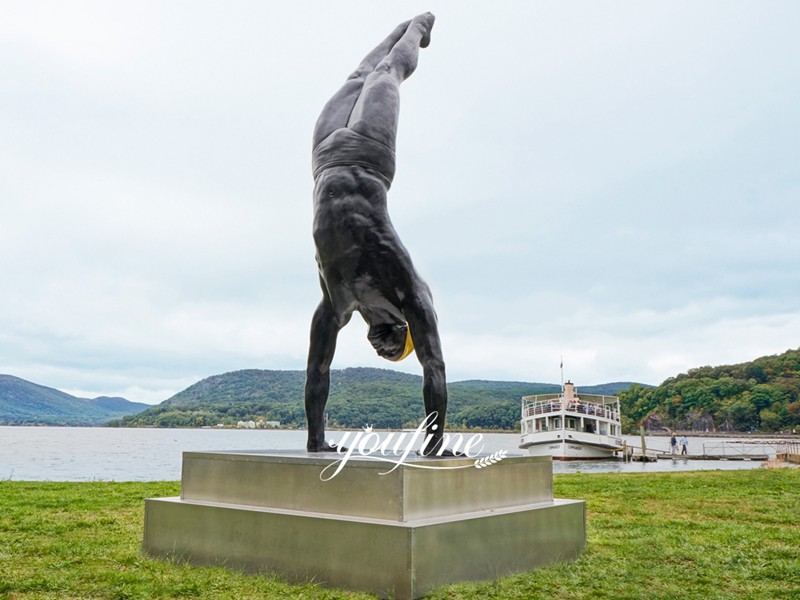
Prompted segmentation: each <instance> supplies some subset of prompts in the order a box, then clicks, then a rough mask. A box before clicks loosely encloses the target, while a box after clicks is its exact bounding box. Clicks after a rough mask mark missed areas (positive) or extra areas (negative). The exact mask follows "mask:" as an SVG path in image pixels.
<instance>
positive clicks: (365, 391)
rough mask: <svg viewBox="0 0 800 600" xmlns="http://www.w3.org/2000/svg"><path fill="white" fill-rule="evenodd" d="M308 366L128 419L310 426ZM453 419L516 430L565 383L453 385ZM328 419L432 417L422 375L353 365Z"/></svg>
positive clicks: (239, 376) (228, 385)
mask: <svg viewBox="0 0 800 600" xmlns="http://www.w3.org/2000/svg"><path fill="white" fill-rule="evenodd" d="M304 381H305V373H304V372H303V371H268V370H258V369H250V370H244V371H234V372H231V373H224V374H222V375H214V376H212V377H208V378H206V379H203V380H202V381H199V382H198V383H196V384H194V385H192V386H190V387H189V388H187V389H185V390H183V391H182V392H180V393H178V394H176V395H175V396H173V397H172V398H169V399H168V400H165V401H164V402H162V403H161V404H159V405H158V406H154V407H151V408H148V409H147V410H146V411H144V412H141V413H139V414H136V415H132V416H128V417H123V418H122V419H119V420H118V421H116V422H115V423H113V424H114V425H119V426H128V427H203V426H216V425H218V424H222V425H225V426H235V425H236V424H237V423H238V422H239V421H245V422H247V421H254V422H256V423H257V422H258V421H264V422H267V421H277V422H280V423H281V425H282V426H288V427H304V426H305V411H304V408H303V386H304ZM631 385H632V384H631V383H629V382H619V383H608V384H604V385H596V386H584V387H581V388H580V390H579V391H580V392H585V393H592V394H606V395H613V394H616V393H617V392H618V391H619V390H622V389H626V388H628V387H630V386H631ZM447 389H448V409H447V420H448V423H450V424H451V425H452V426H454V427H462V428H468V427H481V428H489V429H506V430H507V429H513V428H514V427H515V426H516V423H517V421H519V418H520V416H519V413H520V398H521V397H522V396H523V395H527V394H543V393H551V392H558V391H559V390H560V389H561V386H560V385H555V384H551V383H527V382H517V381H482V380H470V381H457V382H453V383H449V384H448V386H447ZM327 416H328V423H329V424H330V425H331V426H339V427H354V428H358V427H363V426H364V425H365V424H371V425H373V426H375V427H377V428H395V429H396V428H401V427H416V425H417V424H418V423H419V421H420V420H421V419H422V418H423V417H424V416H425V415H424V408H423V403H422V377H420V376H418V375H409V374H408V373H400V372H397V371H392V370H389V369H374V368H351V369H341V370H333V371H331V387H330V396H329V400H328V405H327Z"/></svg>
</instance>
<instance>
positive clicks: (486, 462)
mask: <svg viewBox="0 0 800 600" xmlns="http://www.w3.org/2000/svg"><path fill="white" fill-rule="evenodd" d="M506 454H507V452H506V451H505V450H498V451H497V452H495V453H493V454H490V455H489V456H483V457H481V458H479V459H478V460H476V461H475V468H476V469H483V468H484V467H491V466H492V465H493V464H495V463H499V462H500V461H501V460H503V459H504V458H505V457H506Z"/></svg>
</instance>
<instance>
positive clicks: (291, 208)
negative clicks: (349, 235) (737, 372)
mask: <svg viewBox="0 0 800 600" xmlns="http://www.w3.org/2000/svg"><path fill="white" fill-rule="evenodd" d="M426 10H430V11H432V12H434V13H435V14H436V16H437V21H436V25H435V27H434V30H433V36H432V42H431V45H430V47H429V48H427V49H425V50H423V51H422V52H421V55H420V63H419V68H418V70H417V72H416V73H415V74H414V75H413V76H412V77H411V78H410V79H409V80H408V81H406V82H405V83H404V84H403V86H402V88H401V91H402V94H401V95H402V106H401V115H400V132H399V138H398V164H397V175H396V178H395V183H394V185H393V187H392V190H391V192H390V195H389V210H390V213H391V216H392V219H393V222H394V224H395V227H396V229H397V230H398V232H399V234H400V236H401V238H402V240H403V242H404V243H405V245H406V247H407V248H408V249H409V251H410V253H411V255H412V258H413V260H414V262H415V265H416V267H417V269H418V271H419V272H420V273H421V274H422V275H423V277H424V278H425V279H426V281H427V282H428V284H429V285H430V287H431V288H432V290H433V294H434V301H435V305H436V310H437V312H438V315H439V324H440V331H441V335H442V342H443V345H444V352H445V360H446V363H447V369H448V379H449V380H451V381H458V380H464V379H500V380H522V381H540V382H554V383H556V382H558V381H559V380H560V376H561V375H560V371H559V363H560V360H561V357H562V356H563V361H564V376H565V377H566V378H570V379H572V380H573V381H574V382H576V384H577V385H578V387H579V388H580V386H581V385H590V384H597V383H604V382H610V381H638V382H643V383H649V384H658V383H660V382H661V381H663V380H664V379H666V378H667V377H670V376H673V375H676V374H678V373H680V372H685V371H686V370H687V369H690V368H693V367H698V366H702V365H718V364H729V363H737V362H744V361H747V360H751V359H753V358H756V357H758V356H762V355H766V354H777V353H780V352H783V351H785V350H787V349H789V348H797V347H798V346H800V301H799V300H798V292H800V235H799V234H798V226H800V68H798V65H800V37H798V23H800V3H798V2H795V1H794V0H786V1H782V2H780V1H768V0H752V1H736V0H725V1H718V2H714V1H704V2H696V1H685V2H682V1H669V2H666V1H664V2H641V1H624V0H620V1H616V2H603V1H600V2H598V1H591V2H588V1H587V2H555V1H553V2H540V1H530V0H525V1H519V2H496V3H491V7H489V4H486V3H484V4H483V6H481V7H478V4H477V3H469V2H463V1H456V0H453V1H439V0H431V1H429V2H426V3H420V2H416V1H414V2H403V3H399V2H392V3H389V2H375V1H363V2H356V1H351V0H345V1H337V2H326V1H321V0H320V1H308V0H299V1H296V2H283V3H280V5H278V3H268V2H256V1H254V2H243V1H233V2H224V3H223V2H204V1H192V2H161V1H159V2H142V1H139V0H137V1H136V2H133V1H130V2H52V3H49V2H35V1H19V2H17V1H6V2H3V4H2V8H0V207H2V212H1V213H0V373H5V374H10V375H15V376H17V377H22V378H24V379H28V380H30V381H33V382H36V383H39V384H42V385H47V386H50V387H55V388H58V389H61V390H64V391H67V392H69V393H73V394H76V395H81V396H86V397H94V396H98V395H120V396H124V397H126V398H128V399H130V400H136V401H143V402H148V403H157V402H160V401H162V400H165V399H166V398H168V397H169V396H171V395H172V394H174V393H176V392H178V391H180V390H182V389H184V388H186V387H187V386H189V385H191V384H193V383H195V382H196V381H198V380H200V379H202V378H204V377H207V376H210V375H214V374H219V373H224V372H227V371H233V370H238V369H248V368H259V369H303V368H304V367H305V355H306V352H307V348H308V328H309V323H310V318H311V315H312V312H313V310H314V308H315V306H316V304H317V303H318V301H319V298H320V291H319V286H318V279H317V275H316V265H315V262H314V247H313V242H312V239H311V191H312V184H313V182H312V177H311V172H310V150H311V148H310V137H311V131H312V128H313V126H314V122H315V120H316V118H317V115H318V114H319V111H320V109H321V108H322V106H323V104H324V103H325V102H326V101H327V99H328V98H329V97H330V96H331V94H333V92H334V91H336V89H337V88H338V87H339V86H340V85H341V83H342V82H343V81H344V79H345V78H346V77H347V75H348V74H349V73H350V72H351V71H352V70H353V69H354V68H355V67H356V66H357V64H358V63H359V62H360V60H361V58H362V56H363V55H364V54H366V53H367V52H368V51H369V50H370V49H371V48H372V47H373V46H375V45H376V44H377V43H378V42H380V41H381V40H382V39H383V38H384V37H385V36H386V35H387V34H388V33H389V32H390V31H391V30H392V29H393V28H394V27H395V25H397V24H398V23H399V22H401V21H404V20H406V19H408V18H410V17H412V16H414V15H415V14H417V13H421V12H424V11H426ZM355 366H374V367H383V368H395V369H398V370H402V371H407V372H411V373H421V369H420V366H419V364H418V363H417V361H416V360H415V358H414V357H410V358H408V359H406V360H405V361H404V362H402V363H399V364H395V363H389V362H386V361H383V360H381V359H380V358H378V357H377V356H376V355H375V354H374V351H373V350H372V347H371V346H370V344H369V343H368V342H367V340H366V325H365V324H364V323H363V321H362V320H361V319H360V318H358V316H356V317H355V318H354V319H353V320H352V321H351V323H350V325H349V326H348V327H347V328H346V329H345V330H344V331H343V332H342V334H341V336H340V343H339V347H338V351H337V355H336V359H335V362H334V367H335V368H344V367H355Z"/></svg>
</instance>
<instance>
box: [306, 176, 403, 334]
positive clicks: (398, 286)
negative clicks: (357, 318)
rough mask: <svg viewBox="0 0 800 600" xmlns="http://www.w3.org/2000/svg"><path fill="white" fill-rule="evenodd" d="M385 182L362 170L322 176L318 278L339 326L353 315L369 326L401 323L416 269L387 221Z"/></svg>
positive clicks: (317, 202) (317, 195) (317, 208)
mask: <svg viewBox="0 0 800 600" xmlns="http://www.w3.org/2000/svg"><path fill="white" fill-rule="evenodd" d="M386 190H387V186H386V183H385V181H384V179H383V177H382V176H381V175H380V174H379V173H377V172H375V171H374V170H373V169H371V168H369V167H362V166H360V165H357V166H356V165H352V166H333V167H329V168H326V169H324V170H322V171H320V172H319V173H318V174H317V177H316V185H315V188H314V230H313V231H314V242H315V244H316V247H317V265H318V268H319V273H320V277H321V278H322V281H323V284H324V286H325V288H326V290H327V292H328V297H329V298H330V300H331V303H332V304H333V307H334V310H335V312H336V316H337V318H338V319H339V322H340V325H344V323H346V322H347V320H348V319H349V318H350V315H351V314H352V313H353V311H358V312H360V313H361V315H362V316H363V317H364V319H365V320H366V321H367V322H368V323H370V324H375V323H398V324H399V323H403V322H404V321H405V319H404V317H403V313H402V311H403V304H404V302H405V300H406V298H405V292H404V291H403V290H410V289H413V284H412V277H418V276H416V274H415V273H414V267H413V265H412V263H411V259H410V257H409V255H408V252H407V251H406V249H405V247H404V246H403V244H402V243H401V242H400V239H399V237H398V236H397V233H396V232H395V230H394V227H393V226H392V223H391V221H390V220H389V214H388V210H387V206H386Z"/></svg>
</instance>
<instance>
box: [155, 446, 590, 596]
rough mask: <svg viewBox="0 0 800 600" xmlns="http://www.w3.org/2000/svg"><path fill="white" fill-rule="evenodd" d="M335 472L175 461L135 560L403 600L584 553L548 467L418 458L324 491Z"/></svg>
mask: <svg viewBox="0 0 800 600" xmlns="http://www.w3.org/2000/svg"><path fill="white" fill-rule="evenodd" d="M339 458H341V457H340V456H339V455H337V454H335V453H330V454H311V453H306V452H304V451H284V452H281V451H265V452H214V453H205V452H185V453H184V455H183V472H182V480H181V497H180V498H163V499H148V500H147V501H146V503H145V531H144V543H143V549H144V551H145V552H146V553H147V554H149V555H151V556H158V557H161V556H169V557H173V558H177V559H181V560H187V561H189V562H193V563H198V564H215V565H220V564H224V565H227V566H231V567H236V568H242V569H245V570H249V571H259V572H274V573H278V574H280V575H281V576H283V577H286V578H287V579H289V580H292V581H312V580H313V581H315V582H317V583H321V584H323V585H328V586H332V587H342V588H349V589H356V590H361V591H367V592H372V593H374V594H377V595H379V596H381V597H385V598H397V599H411V598H418V597H420V596H422V595H424V594H425V593H427V592H429V591H431V590H432V589H433V588H435V587H438V586H441V585H444V584H447V583H453V582H457V581H476V580H485V579H494V578H497V577H499V576H502V575H505V574H509V573H515V572H520V571H527V570H530V569H533V568H534V567H537V566H542V565H546V564H550V563H554V562H558V561H562V560H567V559H571V558H574V557H576V556H577V555H578V554H579V553H580V552H581V550H582V549H583V548H584V546H585V543H586V528H585V506H584V503H583V502H582V501H578V500H558V499H554V498H553V491H552V462H551V460H550V458H549V457H545V458H542V457H527V456H519V457H507V458H505V459H504V460H502V461H500V462H498V463H496V464H493V465H491V466H488V467H484V468H481V469H476V468H475V467H474V463H475V460H474V459H463V458H452V459H428V458H420V457H414V458H413V459H411V458H409V459H407V460H406V464H403V465H401V466H399V467H397V468H395V469H394V470H393V471H391V472H389V473H387V471H389V470H390V469H392V468H393V467H394V466H395V465H393V464H389V463H385V462H378V461H374V460H371V459H368V458H363V457H359V458H356V457H352V458H351V459H350V460H349V461H348V462H347V464H346V466H344V468H343V469H342V470H341V472H340V473H339V474H338V475H336V477H334V478H332V479H330V480H328V481H322V480H321V478H320V474H321V472H322V471H323V469H325V467H327V466H328V465H330V464H331V463H332V462H334V461H335V460H338V459H339ZM420 467H431V468H420ZM327 473H328V474H330V473H331V470H330V469H329V470H328V471H327Z"/></svg>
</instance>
